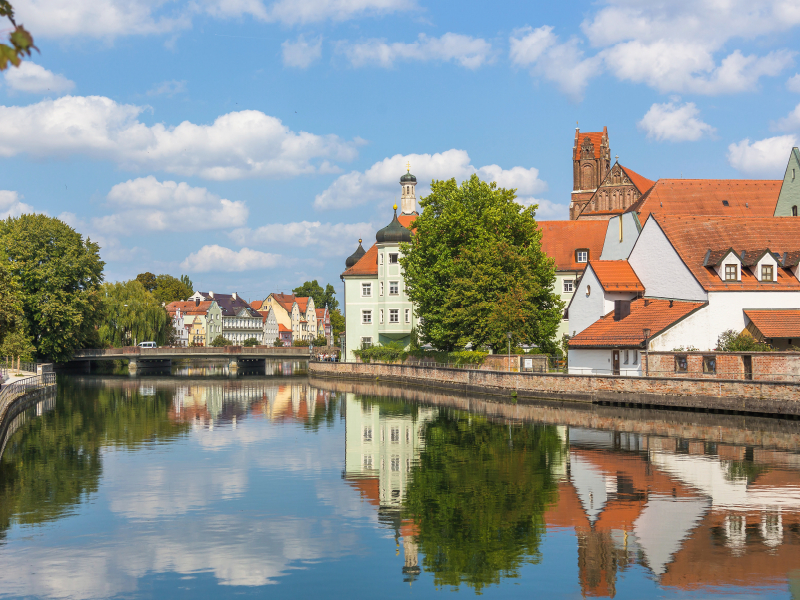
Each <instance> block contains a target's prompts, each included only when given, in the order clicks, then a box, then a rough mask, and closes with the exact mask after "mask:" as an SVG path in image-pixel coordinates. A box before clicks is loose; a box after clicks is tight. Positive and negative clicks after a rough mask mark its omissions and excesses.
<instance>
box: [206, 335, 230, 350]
mask: <svg viewBox="0 0 800 600" xmlns="http://www.w3.org/2000/svg"><path fill="white" fill-rule="evenodd" d="M211 345H212V346H214V347H215V348H221V347H223V346H233V342H231V341H230V340H229V339H228V338H226V337H222V334H219V335H218V336H217V337H215V338H214V339H213V340H212V341H211Z"/></svg>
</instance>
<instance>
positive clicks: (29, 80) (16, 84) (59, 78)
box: [5, 61, 75, 94]
mask: <svg viewBox="0 0 800 600" xmlns="http://www.w3.org/2000/svg"><path fill="white" fill-rule="evenodd" d="M5 79H6V85H8V87H10V88H11V89H12V90H15V91H18V92H28V93H32V94H46V93H47V92H52V93H54V94H61V93H63V92H69V91H70V90H71V89H72V88H74V87H75V82H73V81H70V80H69V79H67V78H66V77H64V76H63V75H56V74H55V73H53V72H51V71H48V70H47V69H45V68H44V67H43V66H41V65H37V64H36V63H32V62H30V61H22V64H21V65H20V66H19V67H10V68H9V69H8V70H7V71H6V72H5Z"/></svg>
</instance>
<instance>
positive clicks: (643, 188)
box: [620, 165, 656, 194]
mask: <svg viewBox="0 0 800 600" xmlns="http://www.w3.org/2000/svg"><path fill="white" fill-rule="evenodd" d="M620 168H621V169H622V170H623V171H625V174H626V175H627V176H628V179H630V180H631V183H633V185H634V186H635V187H636V189H637V190H639V191H640V192H641V193H642V194H644V193H645V192H647V191H648V190H649V189H650V188H651V187H653V186H654V185H655V184H656V182H655V181H653V180H651V179H648V178H647V177H645V176H644V175H639V173H637V172H636V171H634V170H633V169H629V168H628V167H624V166H622V165H620Z"/></svg>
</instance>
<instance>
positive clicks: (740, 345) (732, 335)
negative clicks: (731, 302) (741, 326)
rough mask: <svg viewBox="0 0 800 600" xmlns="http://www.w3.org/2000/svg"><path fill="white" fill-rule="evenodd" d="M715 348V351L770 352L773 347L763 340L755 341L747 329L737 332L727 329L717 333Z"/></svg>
mask: <svg viewBox="0 0 800 600" xmlns="http://www.w3.org/2000/svg"><path fill="white" fill-rule="evenodd" d="M716 350H717V352H771V351H773V350H774V348H773V347H772V346H770V345H769V344H765V343H764V342H757V341H756V340H755V339H754V338H753V336H752V335H750V333H748V332H747V331H742V332H741V333H737V332H736V331H735V330H733V329H728V330H727V331H723V332H722V333H720V334H719V337H718V338H717V348H716Z"/></svg>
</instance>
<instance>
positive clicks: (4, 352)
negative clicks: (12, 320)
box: [0, 315, 36, 362]
mask: <svg viewBox="0 0 800 600" xmlns="http://www.w3.org/2000/svg"><path fill="white" fill-rule="evenodd" d="M35 354H36V348H35V347H34V345H33V340H32V339H31V338H30V336H29V335H28V333H27V331H25V319H24V318H23V317H22V315H20V316H19V317H17V322H16V325H15V327H14V328H13V329H12V330H11V331H9V332H8V333H6V335H5V337H4V338H3V342H2V343H1V344H0V360H5V358H6V357H9V358H13V357H19V358H20V359H21V360H22V361H23V362H33V360H34V356H35Z"/></svg>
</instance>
